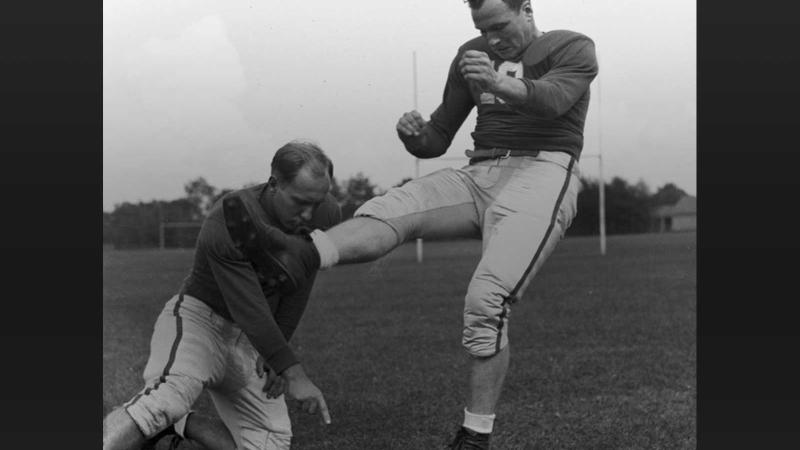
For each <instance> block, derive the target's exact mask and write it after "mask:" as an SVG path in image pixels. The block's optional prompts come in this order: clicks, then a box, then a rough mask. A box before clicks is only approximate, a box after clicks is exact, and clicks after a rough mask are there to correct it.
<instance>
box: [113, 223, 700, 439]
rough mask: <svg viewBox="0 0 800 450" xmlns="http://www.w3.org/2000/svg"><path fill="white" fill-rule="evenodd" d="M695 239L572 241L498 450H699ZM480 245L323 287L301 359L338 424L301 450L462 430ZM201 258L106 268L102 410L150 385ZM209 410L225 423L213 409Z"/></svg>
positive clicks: (521, 355) (519, 370)
mask: <svg viewBox="0 0 800 450" xmlns="http://www.w3.org/2000/svg"><path fill="white" fill-rule="evenodd" d="M695 244H696V235H695V234H694V233H677V234H663V235H658V234H646V235H629V236H612V237H610V238H609V240H608V254H607V255H606V256H601V255H600V254H599V248H598V241H597V238H569V239H566V240H564V241H563V242H562V243H561V244H559V247H558V248H557V249H556V252H555V253H554V254H553V255H552V256H551V257H550V260H549V261H548V262H547V263H546V264H545V265H544V267H543V269H542V271H541V272H540V273H539V275H538V276H537V278H536V279H535V280H534V282H533V283H532V284H531V286H530V287H529V289H528V291H527V293H526V294H525V296H524V297H523V298H522V299H521V300H520V301H519V302H517V303H516V304H515V305H514V307H513V310H512V313H511V323H510V331H509V332H510V339H511V351H512V358H511V367H510V371H509V374H508V376H507V378H506V384H505V388H504V391H503V396H502V398H501V401H500V405H499V407H498V410H497V417H498V419H497V422H496V425H495V433H494V436H493V443H494V448H497V449H681V448H687V449H688V448H694V447H695V446H696V438H695V427H696V420H695V406H696V383H695V367H696V366H695V357H696V353H695V342H696V341H695V327H696V284H697V280H696V260H695V255H696V245H695ZM479 255H480V243H479V242H477V241H457V242H426V243H425V261H424V263H422V264H418V263H416V261H415V250H414V246H413V245H407V246H403V247H401V248H399V249H397V250H396V251H395V252H394V253H392V254H390V255H388V256H387V257H385V258H383V259H381V260H379V261H376V262H374V263H370V264H362V265H353V266H339V267H336V268H334V269H332V270H330V271H326V272H322V273H321V274H320V276H319V277H318V281H317V285H316V287H315V290H314V293H313V299H312V302H311V304H310V305H309V307H308V310H307V312H306V314H305V317H304V318H303V320H302V322H301V324H300V327H299V329H298V331H297V333H296V335H295V338H294V339H293V346H294V348H295V349H296V351H297V353H298V354H299V355H300V357H301V359H302V360H303V362H304V365H305V366H306V369H307V371H308V373H309V374H310V376H311V377H312V379H313V380H314V381H315V382H316V383H317V384H318V385H319V386H320V388H321V389H322V390H323V392H324V393H325V396H326V400H327V402H328V405H329V407H330V409H331V415H332V418H333V424H331V425H330V426H327V427H325V426H323V425H321V423H320V421H319V419H318V417H316V416H307V415H305V414H302V413H299V412H298V411H296V410H292V418H293V427H294V434H295V438H294V441H293V448H296V449H395V448H396V449H406V448H408V449H428V448H442V446H443V445H444V444H445V442H446V441H447V440H448V439H449V438H450V436H451V435H452V433H453V432H454V430H455V429H456V428H457V426H458V425H459V424H460V420H461V419H462V414H463V413H462V409H463V405H464V403H463V402H464V400H463V399H464V394H465V391H466V389H465V388H466V374H467V368H468V365H467V359H466V356H465V354H464V352H463V350H462V349H461V346H460V336H461V310H462V303H463V296H464V293H465V290H466V285H467V281H468V280H469V277H470V275H471V273H472V270H473V269H474V266H475V264H476V262H477V260H478V258H479ZM191 257H192V251H191V250H170V251H156V250H150V251H125V252H120V251H107V252H104V255H103V263H104V264H103V276H104V280H103V285H104V296H103V301H104V309H103V318H104V324H103V333H104V336H103V338H104V341H103V369H104V372H103V393H104V395H103V399H104V405H103V406H104V413H105V412H108V411H109V410H110V408H111V407H113V406H115V405H118V404H119V403H121V402H123V401H125V400H127V398H128V397H130V396H131V395H132V394H134V393H135V392H136V391H137V390H138V389H139V387H140V385H141V379H140V377H141V371H142V369H143V367H144V364H145V362H146V360H147V352H148V345H149V337H150V333H151V331H152V326H153V323H154V321H155V317H156V315H157V314H158V312H159V311H160V309H161V307H162V306H163V303H164V301H166V300H167V299H168V298H169V297H170V296H171V295H172V294H173V293H174V292H175V290H176V289H177V287H178V285H179V284H180V281H181V280H182V278H183V277H184V276H185V275H186V273H187V270H188V268H189V267H190V264H191ZM197 408H198V409H200V410H205V411H209V412H210V411H213V409H212V408H211V406H210V402H209V401H208V400H207V398H206V397H205V396H204V397H203V398H201V401H200V402H199V403H198V405H197Z"/></svg>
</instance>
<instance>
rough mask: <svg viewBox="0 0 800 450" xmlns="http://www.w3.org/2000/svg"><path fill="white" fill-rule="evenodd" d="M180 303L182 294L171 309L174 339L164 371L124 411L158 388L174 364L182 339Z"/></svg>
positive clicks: (127, 404) (126, 405)
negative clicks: (173, 319)
mask: <svg viewBox="0 0 800 450" xmlns="http://www.w3.org/2000/svg"><path fill="white" fill-rule="evenodd" d="M181 303H183V292H181V293H180V294H178V301H177V302H175V307H174V308H173V309H172V315H174V316H175V339H174V340H173V341H172V348H171V349H170V351H169V358H168V359H167V364H166V365H165V366H164V370H163V371H161V376H160V377H158V381H156V382H155V384H153V386H151V387H148V388H147V389H145V390H144V391H143V392H140V393H139V394H137V395H136V396H135V397H133V398H132V399H131V400H130V401H129V402H128V403H126V404H125V408H126V409H127V408H128V407H129V406H131V405H133V404H134V403H136V401H137V400H139V399H140V398H141V397H142V396H143V395H149V394H150V393H151V392H152V391H154V390H156V389H158V387H159V386H160V385H161V384H162V383H164V382H165V381H166V380H167V375H169V371H170V369H172V365H173V364H175V356H176V354H177V353H178V344H180V342H181V338H182V337H183V318H182V317H181V315H180V307H181Z"/></svg>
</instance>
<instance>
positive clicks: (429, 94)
mask: <svg viewBox="0 0 800 450" xmlns="http://www.w3.org/2000/svg"><path fill="white" fill-rule="evenodd" d="M533 8H534V17H535V19H536V22H537V25H538V26H539V28H540V29H542V30H544V31H549V30H554V29H570V30H574V31H579V32H582V33H584V34H586V35H588V36H589V37H591V38H592V39H593V40H594V41H595V45H596V51H597V56H598V61H599V64H600V75H599V76H598V78H597V79H596V80H595V81H594V83H593V84H592V90H593V95H592V103H591V105H590V108H589V116H588V118H587V122H586V130H585V146H584V151H583V152H584V155H586V156H584V158H582V160H581V169H582V170H583V173H584V174H585V175H588V176H591V177H596V176H597V173H598V172H597V159H596V158H591V157H587V156H588V155H592V154H597V153H598V151H601V152H602V155H603V161H604V172H605V176H606V178H607V179H610V177H612V176H621V177H623V178H625V179H626V180H628V181H629V182H631V183H635V182H638V181H639V180H643V181H644V182H646V183H647V184H648V185H649V186H650V187H651V189H653V190H655V189H656V188H658V187H660V186H662V185H663V184H665V183H668V182H673V183H675V184H677V185H678V186H679V187H680V188H682V189H684V190H685V191H687V192H688V193H690V194H693V195H694V194H695V193H696V157H695V154H696V134H697V128H696V108H697V103H696V59H695V57H696V53H695V43H696V15H695V2H694V1H690V0H546V1H534V2H533ZM476 35H477V31H476V30H475V29H474V26H473V24H472V20H471V18H470V14H469V7H468V6H467V5H466V4H464V3H463V2H462V0H404V1H393V2H388V1H387V2H384V1H376V0H349V1H348V0H339V1H331V0H324V1H323V0H305V1H302V2H293V1H289V0H284V1H281V2H278V1H272V0H262V1H256V0H250V1H245V0H192V1H189V0H171V1H169V2H165V1H156V0H104V1H103V44H104V45H103V131H104V132H103V210H104V211H111V210H112V209H113V207H114V205H115V204H118V203H122V202H125V201H129V202H138V201H150V200H153V199H160V200H171V199H175V198H179V197H181V196H183V195H184V193H183V185H184V183H186V182H187V181H189V180H190V179H193V178H196V177H198V176H203V177H205V178H206V180H208V182H209V183H210V184H212V185H214V186H216V187H218V188H239V187H241V186H242V185H244V184H245V183H248V182H260V181H264V180H266V178H267V176H268V172H269V171H268V163H269V161H270V159H271V158H272V155H273V153H274V151H275V150H276V149H277V148H278V147H280V146H281V145H283V144H284V143H286V142H288V141H290V140H292V139H296V138H304V139H310V140H313V141H315V142H317V143H319V144H320V145H321V146H322V147H323V149H324V150H325V151H326V153H327V154H328V155H329V156H330V157H331V159H333V161H334V166H335V171H336V173H335V175H336V177H337V178H338V179H339V180H345V179H347V178H349V177H350V176H352V175H354V174H356V173H357V172H363V173H364V174H365V175H366V176H368V177H369V178H370V179H371V180H372V181H373V183H375V184H377V185H378V186H380V187H381V188H384V189H386V188H389V187H391V186H392V185H393V184H396V183H397V182H399V181H400V180H401V179H402V178H404V177H407V176H413V175H414V170H415V164H414V159H413V158H412V157H411V156H410V155H409V154H408V153H406V152H405V150H404V149H403V147H402V145H401V143H400V141H399V140H398V139H397V137H396V134H395V130H394V127H395V123H396V122H397V119H398V118H399V117H400V115H401V114H402V113H404V112H406V111H409V110H411V109H413V107H414V88H413V70H412V54H413V52H414V51H416V53H417V74H418V88H417V92H418V97H417V98H418V109H419V111H420V112H421V113H422V115H423V116H424V117H426V118H427V117H429V115H430V113H431V112H433V110H434V109H435V108H436V106H437V105H438V104H439V101H440V99H441V94H442V88H443V87H444V81H445V77H446V74H447V69H448V66H449V64H450V61H451V59H452V58H453V56H454V55H455V51H456V49H457V48H458V46H459V45H460V44H461V43H463V42H464V41H466V40H468V39H470V38H472V37H474V36H476ZM474 123H475V119H474V112H473V114H472V115H471V116H470V118H469V119H467V122H465V124H464V126H462V129H461V130H460V131H459V133H458V135H457V136H456V138H455V140H454V142H453V145H452V146H451V147H450V149H449V150H448V152H447V154H446V155H445V157H446V158H448V159H447V160H445V161H425V162H423V163H422V164H420V173H421V174H424V173H427V172H431V171H433V170H436V169H439V168H442V167H445V166H459V165H463V163H464V161H460V160H455V159H451V158H458V157H462V156H463V152H464V149H467V148H470V147H471V145H472V141H471V139H470V136H469V132H471V131H472V128H473V126H474Z"/></svg>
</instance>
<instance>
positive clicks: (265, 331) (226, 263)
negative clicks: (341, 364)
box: [209, 253, 298, 373]
mask: <svg viewBox="0 0 800 450" xmlns="http://www.w3.org/2000/svg"><path fill="white" fill-rule="evenodd" d="M209 263H210V266H211V270H212V272H213V273H214V279H215V280H216V281H217V285H218V286H219V288H220V291H221V292H222V296H223V298H224V299H225V303H226V305H227V307H228V311H230V313H231V318H232V319H233V321H234V322H235V323H236V324H237V325H239V327H240V328H241V329H242V331H244V332H245V334H246V335H247V337H248V338H249V339H250V342H251V343H252V344H253V347H255V349H256V350H257V351H258V353H259V354H261V356H262V357H263V358H264V361H265V362H266V363H267V364H268V365H269V366H270V367H272V369H273V370H275V371H276V372H278V373H280V372H282V371H283V370H284V369H286V368H287V367H289V366H291V365H293V364H297V362H298V359H297V358H296V357H295V355H294V353H293V352H292V350H291V349H290V348H289V344H288V343H287V341H286V339H285V338H284V337H283V332H282V331H281V329H280V328H279V327H278V324H277V323H276V322H275V318H274V317H273V315H272V311H271V310H270V307H269V302H268V301H267V299H266V298H265V296H264V292H263V291H262V290H261V284H260V283H259V281H258V277H257V276H256V273H255V271H254V270H253V268H252V266H251V265H250V263H249V262H247V261H246V260H240V259H235V258H229V257H225V256H220V255H219V254H212V253H210V254H209Z"/></svg>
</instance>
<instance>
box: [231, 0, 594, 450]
mask: <svg viewBox="0 0 800 450" xmlns="http://www.w3.org/2000/svg"><path fill="white" fill-rule="evenodd" d="M468 3H469V7H470V10H471V14H472V20H473V22H474V25H475V28H477V29H478V31H480V34H481V36H480V37H476V38H475V39H472V40H470V41H468V42H466V43H465V44H463V45H462V46H461V47H459V49H458V52H457V53H456V56H455V58H454V59H453V61H452V64H451V65H450V72H449V74H448V77H447V83H446V85H445V88H444V95H443V98H442V103H441V104H440V105H439V107H438V108H437V109H436V110H435V111H434V112H433V114H432V115H431V117H430V120H429V121H426V120H424V119H423V117H422V116H421V115H420V114H419V112H417V111H411V112H408V113H405V114H404V115H403V116H402V117H401V118H400V119H399V121H398V123H397V126H396V129H397V133H398V136H399V138H400V139H401V140H402V142H403V144H404V145H405V148H406V149H407V150H408V151H409V152H410V153H411V154H413V155H414V156H416V157H419V158H435V157H438V156H441V155H442V154H444V153H445V152H446V150H447V148H448V147H449V146H450V143H451V142H452V139H453V136H454V135H455V133H456V131H457V130H458V129H459V128H460V127H461V125H462V123H463V122H464V120H465V119H466V117H467V115H468V114H469V113H470V111H471V110H472V108H475V107H477V110H478V119H477V124H476V127H475V130H474V132H473V133H472V137H473V140H474V150H468V151H467V156H469V157H470V158H471V159H470V162H469V165H468V166H466V167H463V168H462V169H460V170H453V169H444V170H440V171H438V172H435V173H433V174H431V175H427V176H425V177H421V178H419V179H416V180H412V181H410V182H408V183H406V184H404V185H403V186H401V187H398V188H394V189H392V190H390V191H389V192H388V193H387V194H386V195H383V196H380V197H375V198H374V199H372V200H370V201H369V202H367V203H365V204H364V205H363V206H362V207H361V208H360V209H359V210H358V211H357V212H356V214H355V216H356V217H355V218H354V219H352V220H349V221H346V222H344V223H342V224H341V225H339V226H337V227H334V228H332V229H331V230H328V231H327V232H323V231H320V230H315V231H314V232H312V233H311V235H310V237H311V239H312V242H308V241H307V240H305V239H300V238H296V237H294V238H293V237H291V236H287V235H285V234H284V233H282V232H280V230H277V229H274V228H272V229H270V228H266V229H261V230H259V231H258V233H254V234H251V235H252V236H254V237H253V238H252V239H247V238H246V237H245V236H242V239H243V240H245V241H246V242H247V244H246V245H247V246H252V247H254V248H268V249H270V250H271V251H272V254H273V255H276V256H277V259H276V260H275V261H273V263H274V267H275V270H276V272H281V273H286V274H287V275H288V277H289V278H288V284H289V285H293V284H296V283H299V282H301V281H302V280H303V279H304V278H305V277H307V274H308V273H314V271H315V270H316V269H317V268H320V267H322V268H327V267H330V266H332V265H334V264H337V263H353V262H360V261H369V260H373V259H376V258H378V257H380V256H382V255H384V254H386V253H387V252H389V251H390V250H391V249H393V248H395V247H397V246H398V245H400V244H401V243H404V242H406V241H408V240H410V239H414V238H437V237H458V236H472V237H478V238H482V239H483V252H482V256H481V260H480V262H479V263H478V266H477V268H476V269H475V272H474V274H473V276H472V279H471V281H470V283H469V286H468V289H467V294H466V298H465V305H464V316H463V320H464V324H463V332H462V343H463V346H464V348H465V349H466V351H467V353H468V354H469V355H470V357H471V368H470V374H469V396H468V398H467V401H466V407H465V409H464V420H463V422H462V425H461V427H459V429H458V431H457V433H456V436H455V439H454V440H453V443H452V444H451V446H452V448H489V438H490V433H491V432H492V430H493V426H494V419H495V408H496V405H497V402H498V399H499V396H500V391H501V388H502V385H503V381H504V378H505V375H506V371H507V368H508V363H509V357H510V356H509V355H510V350H509V345H508V333H509V329H508V325H509V312H510V310H511V305H512V304H513V303H514V302H515V301H517V300H518V299H520V298H521V297H522V295H523V292H524V291H525V289H526V287H527V286H528V285H529V283H530V282H531V280H532V279H533V277H534V276H535V275H536V273H537V272H538V271H539V269H540V268H541V267H542V264H543V263H544V261H545V259H546V258H547V257H548V255H550V254H551V252H552V251H553V249H554V247H555V245H556V243H557V242H558V241H559V240H560V239H561V238H562V236H563V235H564V232H565V230H566V229H567V227H569V225H570V223H571V221H572V219H573V217H574V216H575V213H576V198H577V194H578V191H579V189H580V181H579V174H578V166H577V161H578V158H579V157H580V154H581V150H582V148H583V128H584V122H585V119H586V112H587V109H588V105H589V84H590V83H591V81H592V80H593V79H594V78H595V76H596V75H597V71H598V66H597V61H596V58H595V53H594V43H593V41H592V40H591V39H589V38H588V37H586V36H585V35H582V34H580V33H576V32H572V31H566V30H554V31H549V32H544V31H542V30H540V29H539V28H538V27H537V26H536V23H535V21H534V16H533V8H532V6H531V2H530V1H526V0H468ZM234 200H235V199H234ZM229 208H230V210H231V211H232V215H237V216H239V217H240V218H241V220H247V217H246V214H244V212H245V211H244V210H243V209H242V208H241V207H238V206H237V205H236V204H235V201H234V202H232V203H231V204H230V205H229ZM245 223H246V222H245ZM245 228H248V227H245Z"/></svg>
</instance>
